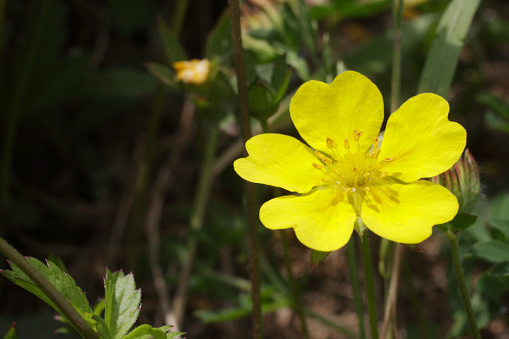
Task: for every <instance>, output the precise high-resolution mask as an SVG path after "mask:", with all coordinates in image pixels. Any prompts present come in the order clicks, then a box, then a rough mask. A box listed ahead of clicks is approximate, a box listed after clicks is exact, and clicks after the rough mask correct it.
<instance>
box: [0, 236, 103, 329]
mask: <svg viewBox="0 0 509 339" xmlns="http://www.w3.org/2000/svg"><path fill="white" fill-rule="evenodd" d="M0 252H1V253H2V254H3V255H4V256H5V257H6V258H7V259H9V260H10V261H12V262H13V263H14V264H16V266H18V267H19V268H20V269H21V270H22V271H23V272H25V274H26V275H28V277H29V278H30V279H32V280H33V281H34V282H35V284H36V285H37V286H38V287H39V288H40V289H41V291H43V292H44V294H46V295H47V296H48V298H50V299H51V301H53V303H54V304H55V305H56V306H57V307H58V308H59V310H60V311H61V312H62V313H63V314H64V315H65V316H66V318H67V319H68V320H69V321H70V322H71V323H72V325H73V326H74V328H75V329H76V330H77V331H78V332H79V333H80V334H81V336H82V337H83V338H86V339H89V338H90V339H96V338H98V336H97V334H96V333H95V332H94V330H93V329H92V328H91V327H90V326H89V325H88V323H87V322H86V321H85V319H83V317H82V316H81V315H80V314H79V313H78V312H77V311H76V310H75V309H74V307H73V306H72V305H71V304H70V303H69V301H67V300H66V299H65V298H64V296H63V295H62V294H61V293H60V292H59V291H58V290H57V289H56V288H55V286H53V285H52V284H51V283H50V282H49V281H48V279H46V277H45V276H43V275H42V274H41V272H39V271H38V270H37V269H35V267H33V266H32V265H31V264H30V263H29V262H28V260H27V259H26V258H25V257H23V256H22V255H21V253H19V252H18V251H17V250H16V249H15V248H14V247H12V246H11V245H9V243H7V241H5V240H4V239H3V238H2V237H0Z"/></svg>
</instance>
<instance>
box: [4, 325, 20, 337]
mask: <svg viewBox="0 0 509 339" xmlns="http://www.w3.org/2000/svg"><path fill="white" fill-rule="evenodd" d="M4 339H18V328H17V327H16V324H12V326H11V328H10V330H9V332H7V334H6V335H5V337H4Z"/></svg>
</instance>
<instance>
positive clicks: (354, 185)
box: [313, 131, 394, 193]
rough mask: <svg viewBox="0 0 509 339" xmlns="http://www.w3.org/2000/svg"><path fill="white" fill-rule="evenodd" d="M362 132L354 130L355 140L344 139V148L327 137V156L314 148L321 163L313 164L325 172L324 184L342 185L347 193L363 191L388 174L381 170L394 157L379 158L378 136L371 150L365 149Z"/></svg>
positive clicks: (330, 185)
mask: <svg viewBox="0 0 509 339" xmlns="http://www.w3.org/2000/svg"><path fill="white" fill-rule="evenodd" d="M362 134H363V133H362V132H357V131H354V132H353V138H352V139H353V140H351V141H349V140H348V139H345V140H344V142H343V150H341V147H340V146H338V144H337V143H336V142H335V141H334V140H332V139H331V138H327V147H328V148H329V150H330V152H329V154H328V155H324V154H322V153H320V152H319V151H318V150H316V151H315V155H316V157H317V158H318V159H319V160H320V164H317V163H313V167H314V168H316V169H317V170H319V171H322V172H323V174H324V177H323V178H322V182H323V183H324V184H323V185H322V186H326V187H327V186H328V187H337V188H342V189H343V190H345V191H346V192H347V193H350V192H354V191H358V190H364V191H369V190H370V188H369V186H370V185H372V184H374V183H375V182H376V181H378V180H380V179H383V178H385V177H387V172H383V171H381V169H382V167H383V165H384V164H385V163H387V162H390V161H393V160H394V158H386V159H384V160H382V161H379V160H378V155H379V154H380V147H379V146H380V145H379V139H378V137H377V138H376V139H375V140H374V141H373V144H372V147H371V148H370V150H369V151H368V152H363V151H362V149H361V146H360V143H359V139H360V138H361V136H362Z"/></svg>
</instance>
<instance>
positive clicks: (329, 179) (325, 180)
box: [322, 178, 332, 182]
mask: <svg viewBox="0 0 509 339" xmlns="http://www.w3.org/2000/svg"><path fill="white" fill-rule="evenodd" d="M322 181H323V182H331V181H332V179H331V178H322Z"/></svg>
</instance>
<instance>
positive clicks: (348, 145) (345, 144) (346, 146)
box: [344, 139, 350, 149]
mask: <svg viewBox="0 0 509 339" xmlns="http://www.w3.org/2000/svg"><path fill="white" fill-rule="evenodd" d="M344 146H345V149H350V143H349V142H348V139H345V143H344Z"/></svg>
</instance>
